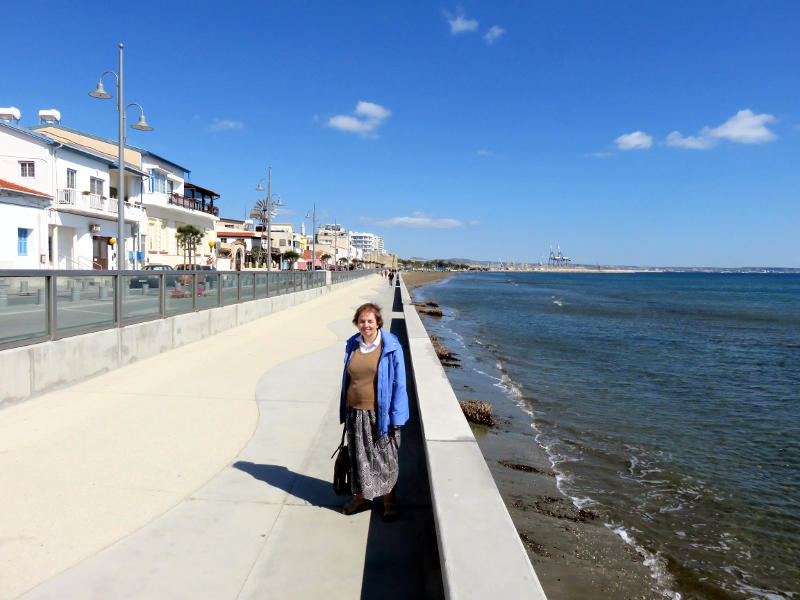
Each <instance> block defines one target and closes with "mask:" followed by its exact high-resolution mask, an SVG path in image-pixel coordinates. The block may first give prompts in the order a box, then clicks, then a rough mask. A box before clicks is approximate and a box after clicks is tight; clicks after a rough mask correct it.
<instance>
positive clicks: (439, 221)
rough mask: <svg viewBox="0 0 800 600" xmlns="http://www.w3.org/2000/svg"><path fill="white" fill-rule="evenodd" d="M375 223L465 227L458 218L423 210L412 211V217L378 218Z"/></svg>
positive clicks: (438, 227) (427, 226) (407, 225)
mask: <svg viewBox="0 0 800 600" xmlns="http://www.w3.org/2000/svg"><path fill="white" fill-rule="evenodd" d="M375 224H376V225H380V226H381V227H406V228H408V229H454V228H456V227H464V223H463V222H461V221H459V220H458V219H448V218H443V217H433V216H430V215H426V214H425V213H421V212H415V213H412V215H411V216H410V217H393V218H391V219H383V220H377V221H375ZM470 224H472V223H470Z"/></svg>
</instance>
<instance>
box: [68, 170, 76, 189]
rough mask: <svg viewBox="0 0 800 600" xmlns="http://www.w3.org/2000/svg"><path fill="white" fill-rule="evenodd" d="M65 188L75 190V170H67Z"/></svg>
mask: <svg viewBox="0 0 800 600" xmlns="http://www.w3.org/2000/svg"><path fill="white" fill-rule="evenodd" d="M67 188H68V189H70V190H74V189H75V169H67Z"/></svg>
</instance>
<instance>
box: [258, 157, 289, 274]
mask: <svg viewBox="0 0 800 600" xmlns="http://www.w3.org/2000/svg"><path fill="white" fill-rule="evenodd" d="M266 180H267V197H266V198H262V199H261V200H259V201H258V202H256V206H255V209H254V210H253V212H252V213H251V214H254V213H258V215H259V218H260V219H261V231H262V232H263V231H264V221H266V222H267V254H268V256H267V273H269V272H270V271H271V270H272V216H273V215H272V213H273V211H274V210H275V208H276V207H278V206H283V203H282V202H281V197H280V196H279V195H278V194H273V193H272V167H268V170H267V177H266ZM262 181H264V179H261V181H259V182H258V185H257V186H256V191H258V192H263V191H264V186H263V185H261V182H262ZM276 197H277V200H275V198H276Z"/></svg>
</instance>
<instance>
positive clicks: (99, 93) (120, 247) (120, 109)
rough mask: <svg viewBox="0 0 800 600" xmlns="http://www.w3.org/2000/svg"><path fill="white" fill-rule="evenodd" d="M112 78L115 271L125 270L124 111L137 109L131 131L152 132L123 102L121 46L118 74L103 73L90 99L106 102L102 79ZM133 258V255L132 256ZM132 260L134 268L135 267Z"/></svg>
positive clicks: (142, 119) (140, 116)
mask: <svg viewBox="0 0 800 600" xmlns="http://www.w3.org/2000/svg"><path fill="white" fill-rule="evenodd" d="M109 73H110V74H111V75H113V76H114V79H116V82H117V115H118V117H119V142H118V143H119V184H118V185H117V188H118V189H117V269H118V270H120V271H123V270H125V111H126V110H128V109H129V108H130V107H131V106H136V107H138V108H139V120H138V121H137V122H136V124H135V125H131V129H137V130H139V131H153V128H152V127H150V125H148V124H147V120H146V119H145V118H144V109H143V108H142V105H141V104H137V103H136V102H132V103H131V104H128V105H127V106H125V104H124V102H123V95H122V88H123V84H124V81H125V78H124V76H123V73H122V44H120V45H119V74H117V73H115V72H114V71H103V72H102V73H101V74H100V78H99V79H98V80H97V89H96V90H94V91H93V92H89V95H90V96H91V97H92V98H100V99H103V100H107V99H109V98H111V94H109V93H108V92H106V90H105V89H104V88H103V77H104V76H105V75H107V74H109ZM134 256H135V255H134ZM135 261H136V259H135V258H134V266H135V265H136V262H135Z"/></svg>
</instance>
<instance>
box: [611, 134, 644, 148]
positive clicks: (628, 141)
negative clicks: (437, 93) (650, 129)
mask: <svg viewBox="0 0 800 600" xmlns="http://www.w3.org/2000/svg"><path fill="white" fill-rule="evenodd" d="M614 143H615V144H616V145H617V148H619V149H620V150H646V149H647V148H649V147H650V146H652V145H653V138H652V137H650V136H649V135H647V134H646V133H645V132H643V131H634V132H633V133H626V134H623V135H621V136H619V137H618V138H617V139H615V140H614Z"/></svg>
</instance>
